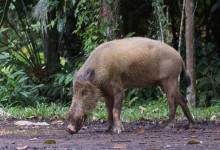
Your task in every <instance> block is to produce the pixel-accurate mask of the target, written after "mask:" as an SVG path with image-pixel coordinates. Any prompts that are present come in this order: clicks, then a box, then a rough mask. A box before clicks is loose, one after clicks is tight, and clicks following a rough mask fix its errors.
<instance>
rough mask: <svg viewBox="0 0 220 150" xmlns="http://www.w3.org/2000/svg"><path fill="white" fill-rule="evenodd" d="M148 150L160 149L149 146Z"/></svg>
mask: <svg viewBox="0 0 220 150" xmlns="http://www.w3.org/2000/svg"><path fill="white" fill-rule="evenodd" d="M146 150H160V149H158V148H147V149H146Z"/></svg>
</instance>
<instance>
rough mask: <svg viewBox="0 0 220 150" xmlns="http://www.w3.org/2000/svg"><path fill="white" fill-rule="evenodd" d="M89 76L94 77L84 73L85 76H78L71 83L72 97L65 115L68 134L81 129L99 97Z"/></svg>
mask: <svg viewBox="0 0 220 150" xmlns="http://www.w3.org/2000/svg"><path fill="white" fill-rule="evenodd" d="M91 76H94V72H93V73H92V72H89V73H86V75H81V74H78V75H76V77H75V80H74V81H73V93H74V96H73V98H72V104H71V106H70V109H69V112H68V114H67V121H68V126H67V129H66V131H67V132H69V133H70V134H73V133H77V132H78V131H79V130H80V129H81V127H82V126H83V125H84V123H85V120H86V118H87V116H88V114H89V113H90V112H91V111H92V110H93V109H94V108H95V105H96V103H97V101H98V98H99V96H100V92H99V90H98V88H97V87H96V86H95V85H94V84H93V81H92V80H91V79H92V78H91Z"/></svg>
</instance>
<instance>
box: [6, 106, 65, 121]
mask: <svg viewBox="0 0 220 150" xmlns="http://www.w3.org/2000/svg"><path fill="white" fill-rule="evenodd" d="M4 110H5V111H6V112H8V113H10V114H11V117H15V118H32V117H37V118H40V119H41V118H65V115H66V112H67V110H68V108H67V107H66V106H63V105H59V104H55V103H51V104H43V103H42V104H37V106H36V107H10V106H7V107H5V108H4Z"/></svg>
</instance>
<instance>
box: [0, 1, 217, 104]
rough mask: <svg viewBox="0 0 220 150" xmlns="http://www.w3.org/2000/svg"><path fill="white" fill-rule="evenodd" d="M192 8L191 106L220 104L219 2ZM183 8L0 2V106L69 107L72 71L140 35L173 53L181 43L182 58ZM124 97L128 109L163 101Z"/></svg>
mask: <svg viewBox="0 0 220 150" xmlns="http://www.w3.org/2000/svg"><path fill="white" fill-rule="evenodd" d="M194 3H195V11H194V19H195V59H196V61H195V62H194V63H195V66H196V68H195V71H196V92H197V106H211V105H219V104H220V95H219V93H220V69H219V68H220V20H219V16H220V5H219V4H220V1H219V0H194ZM182 6H183V0H178V1H173V0H150V1H145V0H135V1H128V0H116V1H113V0H101V1H100V0H32V1H25V0H5V1H0V67H1V68H0V105H21V106H24V105H37V104H38V103H42V102H62V103H67V102H70V100H71V97H72V87H71V84H72V79H73V76H74V71H75V70H77V69H78V68H79V67H80V66H82V64H83V62H84V61H85V60H86V58H87V57H88V56H89V54H90V52H91V51H92V50H93V49H94V48H95V47H97V46H98V45H99V44H100V43H103V42H106V41H108V40H111V39H115V38H124V37H130V36H145V37H150V38H153V39H157V40H162V41H164V42H165V43H168V44H169V45H171V46H173V47H174V48H175V49H178V44H179V39H180V40H181V45H180V52H181V55H182V57H183V58H185V49H186V48H185V34H184V33H185V32H184V31H183V32H182V34H181V33H180V28H181V17H182ZM183 26H184V22H183ZM183 30H185V29H184V28H183ZM126 95H127V98H126V100H125V101H126V105H129V106H131V105H135V104H136V103H142V102H143V101H144V100H149V101H153V100H155V99H158V96H161V94H160V91H159V90H158V89H149V90H146V89H144V90H138V89H133V90H130V89H129V90H126ZM0 107H1V106H0Z"/></svg>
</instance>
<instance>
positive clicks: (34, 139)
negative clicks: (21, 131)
mask: <svg viewBox="0 0 220 150" xmlns="http://www.w3.org/2000/svg"><path fill="white" fill-rule="evenodd" d="M29 140H30V141H36V140H38V138H33V139H29Z"/></svg>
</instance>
